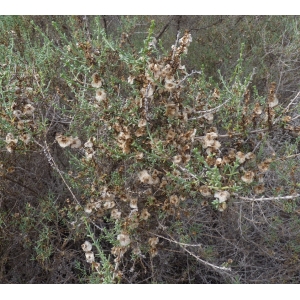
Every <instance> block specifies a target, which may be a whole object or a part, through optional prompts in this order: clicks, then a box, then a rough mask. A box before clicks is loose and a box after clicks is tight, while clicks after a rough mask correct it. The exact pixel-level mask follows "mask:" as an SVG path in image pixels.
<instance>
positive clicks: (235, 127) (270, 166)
mask: <svg viewBox="0 0 300 300" xmlns="http://www.w3.org/2000/svg"><path fill="white" fill-rule="evenodd" d="M9 20H10V21H11V23H9V22H8V21H9ZM5 22H6V23H9V24H12V25H10V26H12V28H19V29H18V30H20V32H19V33H18V31H13V32H12V31H11V30H10V31H5V34H6V40H5V42H6V43H7V44H5V45H4V44H2V46H1V48H0V55H1V58H4V57H7V61H6V63H4V64H2V65H1V84H2V91H1V97H2V102H1V141H0V142H1V148H2V151H1V154H0V155H1V180H2V191H1V192H2V194H3V199H4V200H2V202H1V219H0V226H1V231H2V233H3V238H2V242H1V243H2V244H3V250H1V251H2V252H3V253H2V255H3V257H4V259H3V263H2V264H3V266H6V271H2V273H1V277H0V278H1V281H2V282H15V283H16V282H23V283H27V282H45V283H46V282H56V283H62V282H83V283H113V282H118V283H140V282H146V283H150V282H152V283H208V282H209V283H234V282H236V281H239V282H241V283H259V282H274V283H275V282H277V283H279V282H280V283H284V282H297V276H298V275H297V274H298V273H297V268H296V267H297V266H298V263H299V262H298V260H297V259H296V257H297V254H298V250H299V249H298V248H299V247H298V246H297V237H296V232H297V230H298V228H299V227H298V226H299V224H298V223H299V222H298V221H297V219H298V218H297V213H298V201H297V199H298V198H299V192H298V190H299V184H298V178H299V177H298V168H297V164H298V161H297V157H298V148H297V143H298V139H299V137H298V135H299V128H298V127H299V125H298V96H299V93H298V94H294V95H293V96H292V97H291V98H290V100H289V101H285V102H282V101H281V100H280V99H278V95H277V85H276V83H275V82H271V83H270V84H269V86H268V91H267V93H265V94H260V93H259V91H258V89H257V87H256V86H255V85H254V84H253V81H255V76H256V71H255V70H254V71H253V72H252V73H249V74H246V76H245V67H244V65H245V60H244V51H245V44H243V43H242V44H241V47H240V54H239V57H238V59H237V62H236V64H235V67H234V69H233V70H232V73H231V74H230V75H228V74H226V77H225V76H224V74H223V75H222V74H221V73H220V74H219V84H216V83H214V81H213V80H212V79H211V78H208V76H207V75H206V73H205V70H204V69H202V70H199V71H195V70H192V71H188V70H187V69H188V68H187V67H185V66H184V65H183V61H187V62H188V61H189V55H190V45H191V44H192V42H193V38H192V35H191V33H190V32H189V31H185V32H184V33H180V32H178V34H177V37H176V39H175V41H174V44H173V45H172V47H171V50H170V51H169V50H168V49H165V48H164V47H163V45H162V43H160V44H157V43H156V40H155V38H154V37H155V34H154V33H155V22H154V21H153V22H152V23H151V25H150V27H149V30H148V34H147V36H146V38H145V39H144V40H143V43H137V44H138V45H139V47H138V46H134V45H132V44H131V43H130V40H129V39H128V38H127V36H126V32H123V33H122V34H121V39H120V40H119V41H118V40H113V39H110V37H109V36H108V34H107V32H106V31H105V28H102V26H101V25H100V19H99V18H93V19H92V21H91V23H88V22H87V19H86V18H85V19H82V18H80V17H78V18H73V17H70V18H64V19H63V21H61V22H60V21H59V22H54V21H53V22H52V27H51V30H50V31H49V32H48V34H47V31H45V30H43V27H42V26H41V25H40V26H38V25H37V24H36V23H35V22H34V21H32V22H31V23H30V25H29V24H28V19H26V18H13V17H7V18H2V28H4V27H5V26H6V27H7V28H8V27H9V25H7V24H6V23H5ZM131 22H133V23H134V19H131ZM5 24H6V25H5ZM20 24H27V25H28V26H29V28H30V29H28V30H27V31H24V32H21V29H20V28H21V25H20ZM88 25H89V26H88ZM133 25H134V24H132V23H130V22H128V24H127V26H128V27H127V30H130V28H132V26H133ZM13 26H15V27H13ZM65 28H68V30H67V32H68V34H66V32H64V29H65ZM31 32H35V33H38V38H35V39H33V40H32V42H30V40H28V37H29V36H30V33H31ZM49 36H51V37H52V38H50V37H49ZM55 37H56V38H55ZM20 41H26V44H24V45H23V46H22V49H20V48H19V47H20V45H18V43H20ZM41 41H42V45H41ZM31 43H32V44H31ZM132 49H134V51H133V50H132ZM7 52H8V53H7ZM23 241H25V243H24V246H22V243H23ZM13 251H16V252H17V253H18V255H22V256H26V257H27V256H31V258H32V261H31V262H30V263H27V262H23V265H20V263H18V264H16V263H15V261H14V259H13V257H14V255H15V254H14V253H13ZM24 264H25V265H26V267H28V266H29V265H34V273H32V274H31V273H30V274H18V275H16V274H15V273H16V272H15V270H16V267H18V268H20V267H22V266H23V268H24ZM58 265H59V266H60V267H57V266H58ZM263 266H268V268H267V269H263ZM287 268H288V270H287ZM17 273H18V272H17ZM12 274H15V275H12Z"/></svg>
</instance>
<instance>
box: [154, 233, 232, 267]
mask: <svg viewBox="0 0 300 300" xmlns="http://www.w3.org/2000/svg"><path fill="white" fill-rule="evenodd" d="M152 234H153V235H156V236H158V237H160V238H163V239H165V240H167V241H169V242H172V243H175V244H177V245H179V246H180V247H181V248H182V249H183V250H184V251H186V252H187V253H189V254H190V255H192V256H193V257H195V258H196V259H197V260H198V261H200V262H201V263H203V264H204V265H206V266H209V267H212V268H213V269H217V270H222V271H231V269H230V268H226V267H219V266H216V265H214V264H211V263H209V262H207V261H205V260H203V259H201V258H199V257H198V256H197V255H195V254H194V253H192V252H191V251H189V250H187V249H186V247H187V246H194V247H199V246H201V245H189V244H184V243H180V242H177V241H176V240H174V239H173V238H172V239H168V238H166V237H163V236H161V235H157V234H155V233H152Z"/></svg>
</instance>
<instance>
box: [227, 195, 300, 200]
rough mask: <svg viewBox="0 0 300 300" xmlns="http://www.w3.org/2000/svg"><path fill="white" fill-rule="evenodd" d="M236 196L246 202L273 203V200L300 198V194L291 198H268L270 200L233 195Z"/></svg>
mask: <svg viewBox="0 0 300 300" xmlns="http://www.w3.org/2000/svg"><path fill="white" fill-rule="evenodd" d="M233 195H234V196H236V197H238V198H239V199H242V200H245V201H251V202H252V201H273V200H290V199H294V198H297V197H300V194H295V195H291V196H283V197H280V196H279V197H268V198H264V197H261V198H254V197H253V198H250V197H243V196H240V195H238V194H236V193H234V194H233Z"/></svg>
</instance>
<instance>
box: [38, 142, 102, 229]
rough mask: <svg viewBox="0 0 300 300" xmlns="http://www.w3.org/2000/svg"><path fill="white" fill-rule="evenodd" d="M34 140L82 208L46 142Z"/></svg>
mask: <svg viewBox="0 0 300 300" xmlns="http://www.w3.org/2000/svg"><path fill="white" fill-rule="evenodd" d="M34 142H35V143H36V144H37V145H39V146H40V147H41V148H42V149H43V151H44V153H45V155H46V157H47V159H48V162H49V164H50V165H51V167H52V168H53V169H55V171H56V172H57V173H58V174H59V176H60V177H61V179H62V181H63V182H64V184H65V185H66V187H67V189H68V190H69V192H70V193H71V195H72V197H73V199H74V200H75V202H76V203H77V204H78V205H79V206H80V207H81V208H83V206H82V205H81V203H80V201H79V200H78V199H77V197H76V196H75V194H74V193H73V191H72V189H71V188H70V186H69V185H68V183H67V182H66V180H65V178H64V176H63V172H62V171H61V170H60V169H59V168H58V166H57V164H56V163H55V160H54V158H53V157H52V155H51V153H50V151H49V146H48V144H47V142H46V141H44V144H45V146H43V145H41V144H40V143H39V142H37V141H36V140H35V141H34ZM90 222H91V223H92V224H93V225H94V226H95V227H96V228H98V229H99V230H101V231H103V229H102V228H101V227H100V226H98V225H97V224H95V223H94V222H93V221H92V220H90Z"/></svg>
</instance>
